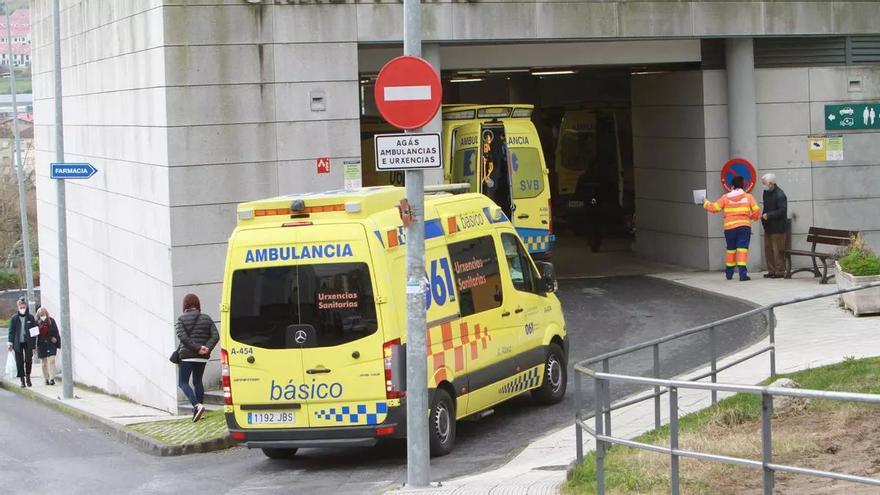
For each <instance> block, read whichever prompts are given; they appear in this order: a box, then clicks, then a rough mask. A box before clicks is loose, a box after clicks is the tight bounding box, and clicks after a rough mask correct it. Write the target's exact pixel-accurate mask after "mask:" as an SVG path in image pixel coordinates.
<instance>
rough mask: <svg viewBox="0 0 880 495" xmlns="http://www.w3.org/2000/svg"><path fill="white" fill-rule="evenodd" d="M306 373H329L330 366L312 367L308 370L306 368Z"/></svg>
mask: <svg viewBox="0 0 880 495" xmlns="http://www.w3.org/2000/svg"><path fill="white" fill-rule="evenodd" d="M306 373H308V374H310V375H317V374H318V373H330V368H312V369H310V370H306Z"/></svg>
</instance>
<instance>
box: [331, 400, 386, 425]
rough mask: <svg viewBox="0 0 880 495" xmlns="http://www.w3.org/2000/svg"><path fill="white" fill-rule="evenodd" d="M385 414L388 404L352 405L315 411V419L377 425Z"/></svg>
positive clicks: (383, 418)
mask: <svg viewBox="0 0 880 495" xmlns="http://www.w3.org/2000/svg"><path fill="white" fill-rule="evenodd" d="M387 414H388V404H387V403H385V402H376V403H375V404H354V405H351V406H340V407H331V408H328V409H321V410H319V411H315V417H316V418H317V419H323V420H326V421H335V422H336V423H345V424H356V425H377V424H379V423H380V422H382V421H384V420H385V416H386V415H387Z"/></svg>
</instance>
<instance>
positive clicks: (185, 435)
mask: <svg viewBox="0 0 880 495" xmlns="http://www.w3.org/2000/svg"><path fill="white" fill-rule="evenodd" d="M129 428H131V429H132V430H134V431H137V432H139V433H143V434H144V435H146V436H148V437H150V438H153V439H156V440H158V441H160V442H162V443H164V444H166V445H185V444H190V443H196V442H202V441H205V440H213V439H215V438H220V437H223V436H225V435H226V434H227V433H228V430H227V429H226V418H225V417H224V415H223V411H208V412H206V413H205V415H204V416H203V417H202V419H201V421H199V422H198V423H193V422H192V420H191V419H188V418H185V419H176V420H169V421H152V422H149V423H137V424H133V425H130V426H129Z"/></svg>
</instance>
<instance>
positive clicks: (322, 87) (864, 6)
mask: <svg viewBox="0 0 880 495" xmlns="http://www.w3.org/2000/svg"><path fill="white" fill-rule="evenodd" d="M51 3H52V2H51V0H33V1H32V2H31V5H32V7H33V21H34V27H35V31H34V32H35V40H34V44H33V46H34V47H35V48H34V54H35V57H36V58H35V61H34V62H35V63H34V66H33V72H34V98H35V100H34V107H35V110H34V112H35V141H36V147H37V169H38V179H37V194H38V208H39V224H40V226H39V238H40V241H41V244H40V260H41V269H42V281H43V301H44V302H45V304H46V305H47V306H48V307H49V308H50V310H54V309H55V308H57V301H58V293H57V290H56V286H57V285H56V284H57V272H56V260H57V253H56V246H57V244H56V242H55V230H56V223H57V222H56V209H55V184H54V183H53V182H52V181H51V180H50V179H49V178H48V177H47V171H48V167H47V164H48V163H49V162H51V161H53V160H54V159H55V156H54V149H55V143H54V134H53V119H54V114H53V108H54V106H53V105H54V102H53V97H54V95H53V89H52V88H53V84H52V78H53V74H52V39H51V33H52V29H51V24H52V20H51V18H50V15H51V14H50V13H51ZM401 14H402V13H401V6H400V3H398V2H364V1H359V2H354V1H351V0H345V1H340V2H332V3H312V2H309V1H303V2H298V3H293V2H280V1H277V2H273V1H270V0H266V1H263V2H257V3H255V2H253V1H252V0H217V1H215V2H210V5H208V4H207V3H205V4H203V5H202V4H195V3H193V2H186V1H182V0H180V1H178V0H164V1H158V0H151V1H142V2H118V1H116V0H67V1H65V2H63V11H62V16H63V19H62V40H63V41H62V53H63V66H64V68H63V77H64V117H65V128H64V132H65V149H66V153H67V155H66V158H67V160H69V161H88V162H91V163H93V164H94V165H95V166H96V167H97V168H98V170H99V173H98V174H97V175H96V176H95V177H93V178H92V179H90V180H88V181H84V182H72V181H71V182H70V183H69V185H68V188H67V198H68V199H67V205H68V235H69V250H70V252H69V256H70V288H71V315H72V332H73V345H74V353H75V354H74V371H75V378H76V380H77V381H80V382H82V383H86V384H88V385H92V386H96V387H100V388H102V389H105V390H107V391H109V392H111V393H117V394H123V395H126V396H128V397H131V398H133V399H134V400H137V401H138V402H142V403H145V404H149V405H152V406H155V407H159V408H162V409H167V410H174V409H176V405H177V397H178V396H177V389H176V380H175V369H174V367H173V366H171V365H170V364H169V363H168V362H167V357H168V355H169V354H170V352H171V350H172V349H173V348H174V345H175V340H174V335H173V331H172V326H171V325H172V321H173V320H174V318H175V315H176V314H177V313H178V312H179V311H180V301H181V299H182V297H183V295H184V294H185V293H187V292H195V293H197V294H198V295H199V296H200V297H201V299H202V307H203V308H204V309H205V311H206V312H208V313H211V314H212V315H213V316H214V317H215V318H217V319H219V308H218V306H219V295H220V283H221V280H222V275H223V262H224V257H225V250H226V239H227V237H228V235H229V233H230V231H231V230H232V228H233V226H234V224H235V205H236V203H238V202H241V201H247V200H252V199H254V198H259V197H266V196H271V195H276V194H281V193H295V192H304V191H311V190H321V189H330V188H338V187H341V186H342V184H343V176H342V163H343V161H344V160H349V159H357V158H359V157H360V155H361V143H360V130H361V121H362V109H364V110H365V111H368V110H369V109H370V108H371V107H372V102H371V101H369V99H370V96H369V95H370V93H371V86H370V84H371V81H372V77H373V76H375V74H376V72H377V71H378V69H379V68H380V67H381V65H382V64H383V63H384V62H386V61H387V60H389V59H390V58H391V57H392V56H395V55H398V54H400V53H401V47H400V40H401V36H402V24H401ZM877 19H880V3H878V2H858V1H840V2H809V1H791V2H776V1H753V2H701V1H678V2H664V1H656V2H651V1H644V2H642V1H639V2H630V1H605V2H592V1H590V2H587V1H584V2H579V1H576V2H570V1H565V2H563V1H555V0H549V1H528V0H526V1H522V2H501V3H497V2H481V1H473V2H449V1H438V2H430V3H425V4H423V23H424V30H425V42H426V44H425V56H426V57H427V58H429V59H430V60H432V62H433V63H434V64H435V65H436V66H438V67H439V68H441V70H442V71H443V77H444V80H445V85H444V89H445V91H446V94H447V95H448V101H459V102H464V101H468V100H470V101H471V102H477V103H485V102H506V101H512V102H532V103H536V104H538V105H539V108H541V109H543V110H548V109H559V108H563V107H564V106H565V105H566V104H568V103H569V100H570V99H571V98H576V99H578V100H580V101H581V102H587V103H590V101H588V100H590V98H594V99H595V98H598V97H597V96H595V95H600V94H601V95H602V98H603V99H604V100H606V101H604V102H603V103H602V104H603V105H611V104H613V105H615V108H624V109H625V110H626V113H627V115H628V116H629V120H630V121H631V124H630V125H629V126H628V128H627V129H625V130H626V131H627V133H626V136H627V138H626V139H627V145H626V146H627V148H628V149H629V150H631V157H630V160H631V172H632V176H633V179H632V180H631V183H632V187H633V189H634V190H633V191H632V195H633V197H634V200H633V202H634V209H635V219H636V220H635V221H636V240H635V245H636V251H637V253H638V254H639V255H641V256H645V257H649V258H652V259H657V260H662V261H668V262H673V263H679V264H683V265H688V266H692V267H695V268H702V269H709V268H715V267H718V266H720V264H721V254H720V253H721V252H722V251H723V248H722V247H721V245H722V242H723V239H722V237H721V235H722V233H721V232H722V230H721V225H720V220H719V219H718V218H717V217H711V218H708V217H707V216H706V214H705V213H704V212H703V211H702V210H701V209H699V208H698V207H695V206H694V205H693V204H690V200H689V199H687V198H690V196H691V191H692V190H694V189H708V190H709V194H710V196H717V195H720V184H719V180H718V176H719V170H720V168H721V165H722V164H723V163H724V162H725V161H726V159H727V158H729V157H731V156H734V155H740V156H744V157H746V158H748V159H750V160H751V161H752V162H753V163H756V164H757V165H758V169H759V171H760V172H759V173H761V172H765V171H770V170H772V171H774V172H775V173H776V175H777V177H778V180H779V183H780V185H781V186H782V187H783V188H784V189H785V190H786V192H787V193H788V198H789V201H790V203H789V208H790V211H791V213H792V217H793V238H794V243H795V245H800V244H803V242H804V239H805V234H806V231H807V229H808V228H809V227H810V226H812V225H818V226H825V227H832V228H849V229H856V230H861V231H863V232H865V233H866V235H867V237H868V239H869V240H870V241H871V242H873V243H874V245H875V246H877V245H880V216H878V215H877V211H880V195H878V193H877V191H880V139H878V138H880V136H878V132H877V131H876V130H871V129H869V130H859V131H851V132H850V131H848V132H846V133H845V134H846V136H845V153H844V155H845V159H844V160H842V161H839V162H823V163H816V162H810V161H809V160H808V157H807V146H806V143H807V138H808V136H811V135H814V134H825V133H826V131H825V125H824V105H826V104H832V103H846V102H855V101H880V65H878V64H880V58H878V57H877V55H876V53H878V51H877V50H875V47H876V46H877V44H878V41H877V37H876V35H877V34H878V29H880V28H878V26H877V23H876V20H877ZM536 68H566V69H572V72H575V73H577V75H576V77H573V78H571V79H567V80H563V79H551V78H543V79H541V78H537V77H532V76H531V75H530V74H529V73H528V72H529V71H530V70H534V69H536ZM475 69H478V70H481V71H483V73H484V74H485V75H486V81H485V84H477V85H471V86H467V87H465V86H463V85H462V86H454V85H453V84H451V83H449V80H450V78H451V77H453V76H456V75H457V74H460V73H465V72H471V73H472V72H473V71H474V70H475ZM611 69H614V70H611ZM492 71H495V72H492ZM505 71H507V72H508V74H506V75H504V76H499V77H494V76H492V74H498V73H503V72H505ZM516 71H518V72H519V75H517V73H516ZM523 71H525V72H524V73H523ZM591 74H603V75H602V77H603V78H605V79H602V80H599V78H598V76H597V77H593V76H591ZM493 77H494V78H493ZM748 88H751V90H748V91H743V89H748ZM591 94H592V95H594V96H592V97H591V96H590V95H591ZM314 98H319V99H320V100H321V102H320V103H322V104H321V105H312V104H311V102H312V101H313V100H314ZM478 100H479V101H478ZM609 102H610V103H609ZM593 103H595V102H593ZM551 107H552V108H551ZM750 116H757V117H756V118H753V117H750ZM550 147H551V148H552V144H551V146H550ZM317 157H330V158H331V167H330V172H329V173H327V174H319V173H317V171H316V167H315V159H316V158H317ZM758 192H760V191H758ZM754 242H755V244H753V245H754V246H759V245H760V238H759V237H757V238H756V239H755V240H754ZM758 251H759V249H755V250H753V256H752V262H753V264H756V265H758V264H760V263H761V260H760V253H758ZM215 376H216V375H215Z"/></svg>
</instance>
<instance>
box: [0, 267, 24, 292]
mask: <svg viewBox="0 0 880 495" xmlns="http://www.w3.org/2000/svg"><path fill="white" fill-rule="evenodd" d="M18 288H21V277H20V276H19V275H18V274H17V273H15V272H9V271H6V270H0V290H5V289H18Z"/></svg>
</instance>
